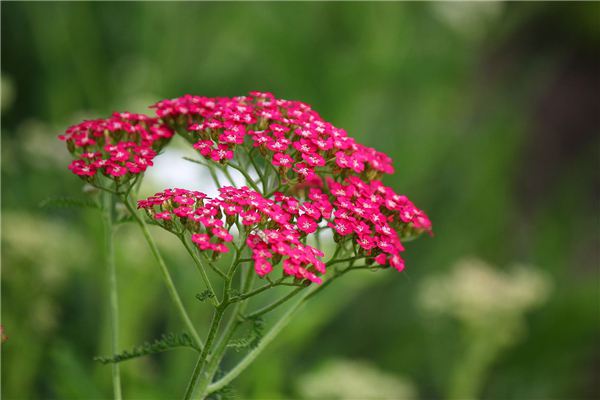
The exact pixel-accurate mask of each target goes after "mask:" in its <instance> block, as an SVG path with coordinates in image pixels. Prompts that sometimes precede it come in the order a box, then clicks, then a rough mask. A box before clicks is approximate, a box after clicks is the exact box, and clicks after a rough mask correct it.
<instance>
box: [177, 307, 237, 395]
mask: <svg viewBox="0 0 600 400" xmlns="http://www.w3.org/2000/svg"><path fill="white" fill-rule="evenodd" d="M226 307H227V303H223V304H221V305H220V306H219V307H217V309H216V310H215V313H214V314H213V319H212V321H211V323H210V329H209V332H208V337H207V338H206V345H205V346H204V349H203V350H202V353H200V356H199V357H198V360H197V361H196V365H195V367H194V371H193V372H192V377H191V378H190V383H189V384H188V387H187V389H186V391H185V395H184V397H183V398H184V399H185V400H189V399H191V398H192V396H193V394H194V390H195V388H196V384H197V383H198V380H199V379H200V377H201V372H202V370H203V368H204V364H206V361H207V359H208V353H209V351H210V349H211V347H212V344H213V341H214V339H215V336H216V335H217V332H218V330H219V326H220V325H221V319H222V318H223V313H224V312H225V308H226Z"/></svg>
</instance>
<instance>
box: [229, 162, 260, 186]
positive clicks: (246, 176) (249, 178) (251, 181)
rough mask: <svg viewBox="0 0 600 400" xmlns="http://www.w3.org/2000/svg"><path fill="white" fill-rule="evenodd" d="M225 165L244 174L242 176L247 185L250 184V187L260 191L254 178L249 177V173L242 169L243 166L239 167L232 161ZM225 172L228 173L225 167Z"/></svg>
mask: <svg viewBox="0 0 600 400" xmlns="http://www.w3.org/2000/svg"><path fill="white" fill-rule="evenodd" d="M227 165H228V166H230V167H232V168H234V169H236V170H238V171H239V172H240V173H241V174H242V175H244V178H246V182H247V183H248V185H250V186H251V187H252V189H254V190H255V191H257V192H258V193H262V192H261V190H260V189H259V188H258V186H256V184H255V183H254V180H253V179H252V177H250V175H248V173H247V172H246V171H244V169H243V168H241V167H240V166H238V165H237V164H234V163H228V164H227ZM225 173H226V174H228V173H229V172H228V171H227V168H225Z"/></svg>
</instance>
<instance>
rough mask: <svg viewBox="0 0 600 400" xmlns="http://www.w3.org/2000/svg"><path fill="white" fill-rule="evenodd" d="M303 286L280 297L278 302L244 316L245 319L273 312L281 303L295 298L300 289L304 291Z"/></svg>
mask: <svg viewBox="0 0 600 400" xmlns="http://www.w3.org/2000/svg"><path fill="white" fill-rule="evenodd" d="M304 288H305V286H300V287H298V288H296V289H294V290H292V291H291V292H289V293H288V294H286V295H285V296H283V297H281V298H280V299H278V300H275V301H274V302H272V303H271V304H268V305H266V306H264V307H262V308H260V309H258V310H256V311H254V312H253V313H251V314H248V315H246V316H245V318H246V319H253V318H257V317H260V316H261V315H264V314H266V313H268V312H270V311H273V310H274V309H276V308H277V307H279V306H280V305H282V304H283V303H285V302H286V301H288V300H289V299H291V298H292V297H294V296H296V295H297V294H298V293H300V291H301V290H302V289H304Z"/></svg>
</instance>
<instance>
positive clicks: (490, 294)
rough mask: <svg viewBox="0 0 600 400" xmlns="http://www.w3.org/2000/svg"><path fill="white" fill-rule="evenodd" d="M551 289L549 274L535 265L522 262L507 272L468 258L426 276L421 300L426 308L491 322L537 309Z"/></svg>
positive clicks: (471, 321) (473, 322)
mask: <svg viewBox="0 0 600 400" xmlns="http://www.w3.org/2000/svg"><path fill="white" fill-rule="evenodd" d="M550 289H551V282H550V280H549V279H548V277H547V276H546V275H545V274H544V273H543V272H541V271H539V270H538V269H536V268H535V267H531V266H527V265H520V264H519V265H514V266H513V267H512V268H511V269H510V270H509V271H506V272H504V271H501V270H499V269H498V268H494V267H492V266H491V265H489V264H487V263H485V262H484V261H482V260H479V259H476V258H467V259H463V260H461V261H459V262H457V263H456V264H455V266H454V267H453V268H452V270H451V271H450V272H449V273H448V274H447V275H445V276H431V277H430V278H428V279H426V280H425V282H424V283H423V286H422V290H421V291H420V298H419V303H420V304H421V305H422V307H423V308H424V309H425V310H428V311H431V312H434V313H442V314H448V315H450V316H453V317H455V318H457V319H459V320H460V321H462V322H464V323H466V324H469V325H481V324H484V325H488V324H495V323H497V321H498V320H499V319H502V320H503V319H504V318H513V317H518V316H520V315H522V314H524V313H525V312H527V311H528V310H530V309H532V308H535V307H536V306H538V305H540V304H541V303H543V302H544V301H545V300H546V298H547V297H548V294H549V292H550Z"/></svg>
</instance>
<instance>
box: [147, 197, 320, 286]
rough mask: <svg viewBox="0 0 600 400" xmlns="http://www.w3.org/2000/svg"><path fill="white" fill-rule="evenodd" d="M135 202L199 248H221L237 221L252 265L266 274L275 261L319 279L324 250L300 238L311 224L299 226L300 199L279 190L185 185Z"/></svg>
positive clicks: (287, 271)
mask: <svg viewBox="0 0 600 400" xmlns="http://www.w3.org/2000/svg"><path fill="white" fill-rule="evenodd" d="M138 208H142V209H144V210H146V211H147V213H148V215H149V216H150V217H151V218H153V219H154V220H155V221H157V222H158V223H159V224H160V225H161V226H163V227H164V228H166V229H168V230H170V231H173V232H181V231H184V230H186V231H189V232H191V240H192V242H194V243H195V245H196V246H197V247H198V249H199V250H201V251H213V252H215V253H225V252H227V251H229V249H228V247H227V245H226V244H227V243H229V242H231V241H232V240H233V235H232V234H231V233H230V230H231V227H232V226H233V225H234V224H235V223H236V222H237V223H239V224H241V226H244V227H245V229H246V230H247V232H249V235H248V239H247V245H248V247H249V248H250V249H251V250H252V259H253V260H254V268H255V271H256V273H257V274H258V275H260V276H265V275H267V274H269V273H270V272H271V271H272V270H273V266H274V265H276V264H278V263H279V262H281V263H282V265H283V272H284V273H285V274H286V275H290V276H294V277H295V278H297V279H301V280H309V281H311V282H316V283H320V282H321V278H319V277H318V276H317V275H316V274H317V273H319V274H324V273H325V264H324V263H323V261H321V259H320V258H321V257H323V253H322V252H321V251H320V250H318V249H316V248H314V247H311V246H308V245H306V244H304V243H302V239H303V238H304V237H305V236H306V235H307V233H308V232H309V231H310V229H308V230H307V229H304V230H303V229H299V228H298V227H297V225H298V220H302V218H303V216H302V215H300V212H301V210H302V206H301V204H300V203H299V202H298V201H297V200H296V199H294V198H291V197H287V196H283V195H278V196H277V197H276V199H275V200H273V199H265V198H264V197H263V196H262V195H261V194H260V193H257V192H255V191H253V190H250V189H249V188H247V187H242V188H240V189H237V188H234V187H223V188H221V189H220V195H219V197H218V198H215V199H211V198H208V197H207V196H206V195H205V194H204V193H201V192H196V191H189V190H185V189H167V190H165V191H163V192H160V193H157V194H155V195H154V196H151V197H149V198H147V199H145V200H140V201H139V202H138Z"/></svg>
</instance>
